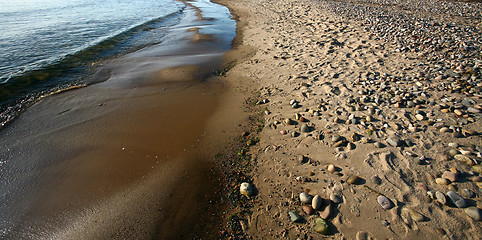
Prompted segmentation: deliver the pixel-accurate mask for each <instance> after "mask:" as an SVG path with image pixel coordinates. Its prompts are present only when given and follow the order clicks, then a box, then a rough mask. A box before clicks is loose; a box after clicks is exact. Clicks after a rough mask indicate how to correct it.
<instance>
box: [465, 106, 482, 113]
mask: <svg viewBox="0 0 482 240" xmlns="http://www.w3.org/2000/svg"><path fill="white" fill-rule="evenodd" d="M467 111H468V112H470V113H480V110H479V109H477V108H474V107H469V108H468V109H467Z"/></svg>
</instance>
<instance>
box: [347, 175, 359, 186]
mask: <svg viewBox="0 0 482 240" xmlns="http://www.w3.org/2000/svg"><path fill="white" fill-rule="evenodd" d="M360 181H361V178H360V177H358V176H356V175H353V176H351V177H349V178H348V179H347V180H346V182H347V183H349V184H355V185H356V184H359V183H360Z"/></svg>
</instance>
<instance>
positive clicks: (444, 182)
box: [435, 178, 450, 185]
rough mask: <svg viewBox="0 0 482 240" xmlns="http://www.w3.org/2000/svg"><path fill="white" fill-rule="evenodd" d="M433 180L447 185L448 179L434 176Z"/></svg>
mask: <svg viewBox="0 0 482 240" xmlns="http://www.w3.org/2000/svg"><path fill="white" fill-rule="evenodd" d="M435 182H436V183H437V184H440V185H449V183H450V182H449V181H448V180H447V179H445V178H436V179H435Z"/></svg>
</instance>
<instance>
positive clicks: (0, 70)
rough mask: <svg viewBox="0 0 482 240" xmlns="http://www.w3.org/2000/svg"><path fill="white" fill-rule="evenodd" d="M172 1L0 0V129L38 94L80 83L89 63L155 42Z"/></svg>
mask: <svg viewBox="0 0 482 240" xmlns="http://www.w3.org/2000/svg"><path fill="white" fill-rule="evenodd" d="M184 8H185V4H183V3H182V2H179V1H175V0H69V1H65V0H0V32H1V34H0V128H1V127H2V126H4V125H5V124H6V123H8V122H9V121H11V120H12V119H13V118H14V117H15V116H16V115H17V114H18V113H19V112H20V111H22V110H23V109H24V108H25V107H26V106H28V105H29V104H30V103H32V102H34V101H35V100H36V99H37V98H38V97H39V96H40V95H45V94H46V93H48V92H49V91H56V90H57V91H58V89H59V88H60V89H61V88H67V87H69V86H72V85H76V84H80V83H79V82H81V79H82V77H83V76H85V73H86V71H87V70H88V68H89V66H90V65H92V64H93V63H95V62H96V61H99V60H100V59H104V58H109V57H114V56H117V55H120V54H125V53H126V52H130V51H134V50H137V49H140V48H142V47H145V46H147V45H151V44H156V43H158V42H160V41H161V40H162V37H163V36H164V35H165V34H166V33H165V31H163V30H162V28H161V27H162V26H166V25H169V24H174V23H173V22H175V21H176V19H177V18H178V17H179V15H181V14H182V11H183V9H184Z"/></svg>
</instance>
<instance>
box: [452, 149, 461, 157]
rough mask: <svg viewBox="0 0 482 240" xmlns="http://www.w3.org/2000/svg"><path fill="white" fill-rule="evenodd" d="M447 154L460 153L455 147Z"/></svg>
mask: <svg viewBox="0 0 482 240" xmlns="http://www.w3.org/2000/svg"><path fill="white" fill-rule="evenodd" d="M449 154H450V156H455V155H457V154H460V152H459V151H458V150H455V149H450V150H449Z"/></svg>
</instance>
